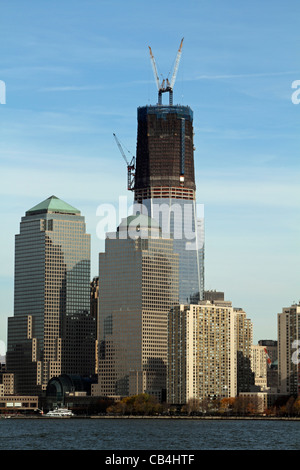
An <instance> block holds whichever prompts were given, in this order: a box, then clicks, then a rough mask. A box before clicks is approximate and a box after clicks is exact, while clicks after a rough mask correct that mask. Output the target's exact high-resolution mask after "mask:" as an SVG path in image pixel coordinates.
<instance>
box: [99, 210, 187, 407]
mask: <svg viewBox="0 0 300 470" xmlns="http://www.w3.org/2000/svg"><path fill="white" fill-rule="evenodd" d="M178 270H179V261H178V254H176V253H174V250H173V240H172V239H164V238H162V236H161V230H160V227H159V226H158V224H157V222H156V221H155V220H153V219H151V218H149V217H147V216H145V215H141V214H140V215H132V216H129V217H128V218H126V219H123V220H122V222H121V223H120V225H119V227H118V229H117V231H116V232H115V233H108V234H107V238H106V240H105V253H100V254H99V298H100V303H99V319H98V343H99V357H98V363H99V370H98V384H97V385H95V386H94V387H93V395H101V396H108V397H116V396H117V397H120V396H121V397H122V396H128V395H136V394H139V393H149V394H152V395H155V396H157V398H158V399H159V400H164V399H165V393H166V373H167V344H168V339H167V335H168V330H167V322H168V312H169V310H170V308H171V307H173V306H174V305H176V304H178V283H179V280H178V279H179V271H178Z"/></svg>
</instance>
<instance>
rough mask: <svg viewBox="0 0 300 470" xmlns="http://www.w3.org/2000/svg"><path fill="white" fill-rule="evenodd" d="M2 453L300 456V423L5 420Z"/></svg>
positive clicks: (0, 427)
mask: <svg viewBox="0 0 300 470" xmlns="http://www.w3.org/2000/svg"><path fill="white" fill-rule="evenodd" d="M0 449H1V450H139V449H141V450H172V449H174V450H178V449H180V450H299V449H300V422H299V421H269V420H266V421H261V420H234V421H230V420H172V419H169V420H168V419H166V420H159V419H157V420H156V419H47V418H41V419H0Z"/></svg>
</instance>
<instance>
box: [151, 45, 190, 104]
mask: <svg viewBox="0 0 300 470" xmlns="http://www.w3.org/2000/svg"><path fill="white" fill-rule="evenodd" d="M183 39H184V38H182V39H181V42H180V46H179V49H178V52H177V56H176V60H175V65H174V70H173V74H172V78H171V82H169V80H168V78H166V79H163V81H162V82H161V84H160V82H159V77H158V73H157V67H156V62H155V59H154V55H153V53H152V49H151V47H150V46H148V47H149V51H150V58H151V63H152V68H153V73H154V78H155V82H156V85H157V89H158V104H162V93H165V92H169V97H170V98H169V100H170V105H172V104H173V87H174V84H175V80H176V75H177V71H178V67H179V62H180V57H181V51H182V44H183Z"/></svg>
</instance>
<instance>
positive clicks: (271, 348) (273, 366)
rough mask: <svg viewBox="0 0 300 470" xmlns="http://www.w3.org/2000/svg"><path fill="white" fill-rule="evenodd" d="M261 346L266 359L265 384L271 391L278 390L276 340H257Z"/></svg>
mask: <svg viewBox="0 0 300 470" xmlns="http://www.w3.org/2000/svg"><path fill="white" fill-rule="evenodd" d="M258 345H259V346H263V348H264V352H265V356H266V361H267V364H268V366H267V386H268V388H270V389H272V390H273V391H277V390H278V347H277V341H274V340H272V339H262V340H259V341H258Z"/></svg>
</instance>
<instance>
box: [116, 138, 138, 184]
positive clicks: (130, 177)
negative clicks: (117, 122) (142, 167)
mask: <svg viewBox="0 0 300 470" xmlns="http://www.w3.org/2000/svg"><path fill="white" fill-rule="evenodd" d="M113 136H114V138H115V141H116V142H117V145H118V148H119V150H120V152H121V155H122V157H123V158H124V160H125V162H126V165H127V189H128V191H134V181H135V157H134V156H133V157H132V159H131V161H130V163H129V162H128V160H127V158H126V155H125V153H124V150H123V147H122V145H121V144H120V142H119V140H118V138H117V136H116V134H113Z"/></svg>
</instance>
